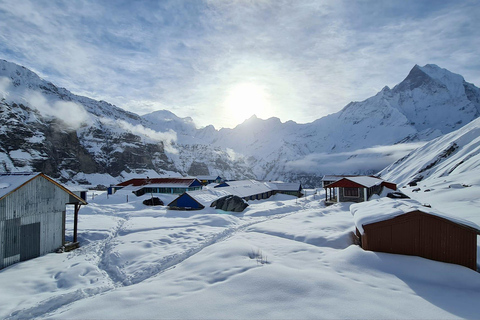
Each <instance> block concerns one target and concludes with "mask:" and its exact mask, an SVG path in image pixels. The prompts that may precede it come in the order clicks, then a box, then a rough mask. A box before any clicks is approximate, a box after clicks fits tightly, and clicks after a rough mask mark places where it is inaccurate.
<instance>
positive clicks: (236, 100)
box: [224, 83, 270, 124]
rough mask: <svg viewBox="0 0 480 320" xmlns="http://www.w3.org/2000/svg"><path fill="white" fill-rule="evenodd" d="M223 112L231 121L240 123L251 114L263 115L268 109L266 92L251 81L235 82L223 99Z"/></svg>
mask: <svg viewBox="0 0 480 320" xmlns="http://www.w3.org/2000/svg"><path fill="white" fill-rule="evenodd" d="M224 106H225V109H224V111H225V113H226V116H227V117H228V118H230V119H231V122H232V123H236V124H238V123H241V122H242V121H243V120H245V119H248V118H250V117H251V116H252V115H254V114H255V115H257V116H259V117H262V116H265V114H266V113H267V112H268V109H270V101H269V98H268V94H267V93H266V92H265V90H264V89H263V87H261V86H259V85H256V84H253V83H241V84H237V85H235V86H234V87H232V88H231V89H230V91H229V92H228V95H227V98H226V100H225V104H224Z"/></svg>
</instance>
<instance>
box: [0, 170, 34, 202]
mask: <svg viewBox="0 0 480 320" xmlns="http://www.w3.org/2000/svg"><path fill="white" fill-rule="evenodd" d="M38 175H39V173H38V172H35V173H32V172H31V173H1V174H0V199H1V198H3V197H4V196H6V195H7V194H9V193H10V192H13V191H15V190H16V189H18V188H20V187H21V186H22V185H24V184H25V183H27V182H28V181H30V180H32V179H33V178H35V177H36V176H38Z"/></svg>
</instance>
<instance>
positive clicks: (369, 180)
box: [326, 176, 386, 188]
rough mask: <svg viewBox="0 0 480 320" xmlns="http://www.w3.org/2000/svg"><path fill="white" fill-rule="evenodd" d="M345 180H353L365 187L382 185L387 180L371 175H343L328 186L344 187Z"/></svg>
mask: <svg viewBox="0 0 480 320" xmlns="http://www.w3.org/2000/svg"><path fill="white" fill-rule="evenodd" d="M345 181H351V182H354V183H356V184H358V185H361V186H363V187H365V188H371V187H373V186H377V185H381V184H382V183H383V182H386V181H384V180H382V179H379V178H374V177H369V176H351V177H343V178H342V179H340V180H337V181H335V182H333V183H331V184H329V185H328V186H326V187H327V188H334V187H344V186H345V185H343V184H345Z"/></svg>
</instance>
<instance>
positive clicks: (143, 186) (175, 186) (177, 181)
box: [108, 178, 202, 196]
mask: <svg viewBox="0 0 480 320" xmlns="http://www.w3.org/2000/svg"><path fill="white" fill-rule="evenodd" d="M120 189H124V190H130V191H131V192H132V193H134V194H135V195H137V196H141V195H144V194H145V193H170V194H182V193H184V192H186V191H194V190H201V189H202V183H201V182H200V181H199V180H198V179H196V178H135V179H130V180H127V181H124V182H122V183H119V184H117V185H116V186H112V187H110V188H108V193H109V194H114V193H115V192H117V191H118V190H120Z"/></svg>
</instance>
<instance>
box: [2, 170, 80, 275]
mask: <svg viewBox="0 0 480 320" xmlns="http://www.w3.org/2000/svg"><path fill="white" fill-rule="evenodd" d="M67 204H71V205H74V206H75V210H74V211H75V213H74V214H75V219H74V243H76V241H77V221H78V210H79V209H80V206H81V205H82V204H87V202H86V201H85V200H84V199H82V198H81V197H79V196H77V195H76V194H74V193H73V192H71V191H69V190H68V189H67V188H65V187H64V186H62V185H61V184H59V183H58V182H56V181H54V180H53V179H51V178H50V177H48V176H46V175H44V174H42V173H28V174H0V269H1V268H4V267H6V266H9V265H11V264H14V263H16V262H19V261H24V260H28V259H31V258H35V257H38V256H41V255H44V254H46V253H49V252H53V251H55V250H57V249H58V248H60V247H62V246H64V245H65V215H66V205H67Z"/></svg>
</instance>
